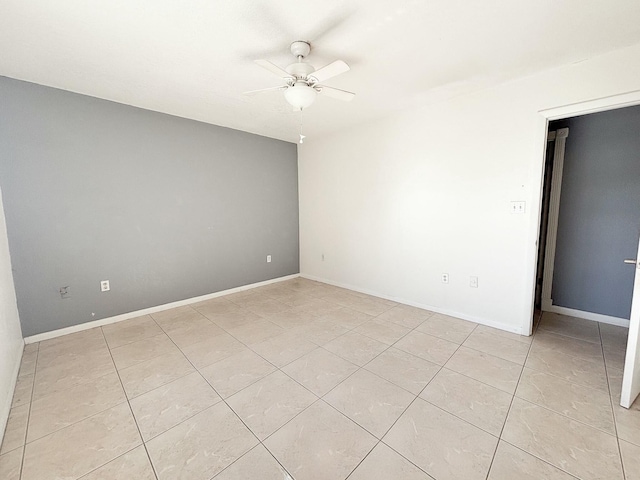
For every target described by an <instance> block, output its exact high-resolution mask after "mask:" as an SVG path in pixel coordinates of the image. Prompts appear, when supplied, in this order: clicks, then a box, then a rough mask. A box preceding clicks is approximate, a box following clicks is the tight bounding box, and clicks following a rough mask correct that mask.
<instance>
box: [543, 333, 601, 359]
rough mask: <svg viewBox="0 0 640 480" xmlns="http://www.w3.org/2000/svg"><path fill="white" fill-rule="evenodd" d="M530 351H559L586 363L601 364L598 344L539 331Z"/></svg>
mask: <svg viewBox="0 0 640 480" xmlns="http://www.w3.org/2000/svg"><path fill="white" fill-rule="evenodd" d="M531 350H532V351H533V352H534V353H537V352H544V351H545V350H554V351H557V350H560V351H561V352H562V353H564V354H565V355H571V356H573V357H577V358H580V359H582V360H585V361H587V362H597V363H602V361H603V356H602V346H601V345H600V344H599V343H593V342H587V341H585V340H578V339H577V338H571V337H565V336H562V335H557V334H555V333H551V332H547V331H545V330H541V331H540V332H539V333H537V334H536V336H535V338H534V340H533V346H532V347H531Z"/></svg>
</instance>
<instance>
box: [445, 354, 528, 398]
mask: <svg viewBox="0 0 640 480" xmlns="http://www.w3.org/2000/svg"><path fill="white" fill-rule="evenodd" d="M445 366H446V368H448V369H449V370H453V371H454V372H458V373H461V374H463V375H466V376H467V377H471V378H474V379H476V380H479V381H480V382H482V383H486V384H487V385H491V386H492V387H495V388H498V389H500V390H502V391H504V392H507V393H510V394H512V395H513V393H514V392H515V390H516V386H517V384H518V378H519V377H520V372H521V371H522V366H521V365H518V364H517V363H513V362H509V361H508V360H503V359H502V358H498V357H494V356H493V355H489V354H487V353H483V352H479V351H477V350H472V349H470V348H466V347H464V346H463V347H460V349H459V350H458V351H457V352H456V353H455V355H453V357H451V360H449V361H448V362H447V364H446V365H445Z"/></svg>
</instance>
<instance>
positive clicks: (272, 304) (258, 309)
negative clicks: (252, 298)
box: [244, 298, 289, 316]
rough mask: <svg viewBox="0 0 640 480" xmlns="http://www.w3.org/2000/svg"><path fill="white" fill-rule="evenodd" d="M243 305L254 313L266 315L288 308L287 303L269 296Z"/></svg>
mask: <svg viewBox="0 0 640 480" xmlns="http://www.w3.org/2000/svg"><path fill="white" fill-rule="evenodd" d="M244 307H245V308H246V309H247V310H249V311H250V312H253V313H255V314H256V315H260V316H267V315H272V314H274V313H278V312H283V311H285V310H287V309H288V308H289V305H287V304H286V303H282V302H279V301H277V300H274V299H272V298H269V299H267V300H263V301H261V302H255V303H249V304H247V305H244Z"/></svg>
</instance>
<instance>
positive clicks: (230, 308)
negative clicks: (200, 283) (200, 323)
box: [191, 297, 242, 317]
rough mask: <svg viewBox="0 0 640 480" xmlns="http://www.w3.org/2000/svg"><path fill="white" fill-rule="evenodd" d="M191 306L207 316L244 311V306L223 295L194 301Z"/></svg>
mask: <svg viewBox="0 0 640 480" xmlns="http://www.w3.org/2000/svg"><path fill="white" fill-rule="evenodd" d="M191 307H192V308H194V309H195V310H197V311H198V312H200V313H201V314H202V315H204V316H205V317H211V316H213V315H220V314H227V313H234V312H240V311H242V307H240V306H239V305H236V304H235V303H233V302H231V301H229V300H226V299H224V298H222V297H219V298H213V299H211V300H205V301H203V302H198V303H194V304H193V305H191Z"/></svg>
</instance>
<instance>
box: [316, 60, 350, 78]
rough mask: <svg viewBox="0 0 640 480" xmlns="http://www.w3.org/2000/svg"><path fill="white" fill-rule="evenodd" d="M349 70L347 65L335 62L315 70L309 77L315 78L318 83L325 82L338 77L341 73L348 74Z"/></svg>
mask: <svg viewBox="0 0 640 480" xmlns="http://www.w3.org/2000/svg"><path fill="white" fill-rule="evenodd" d="M349 70H350V68H349V65H347V64H346V63H344V62H343V61H342V60H336V61H335V62H331V63H330V64H329V65H325V66H324V67H322V68H320V69H318V70H316V71H315V72H313V73H312V74H311V75H309V76H310V77H313V78H315V79H316V80H317V81H318V82H324V81H325V80H328V79H330V78H333V77H335V76H337V75H340V74H341V73H344V72H348V71H349Z"/></svg>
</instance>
